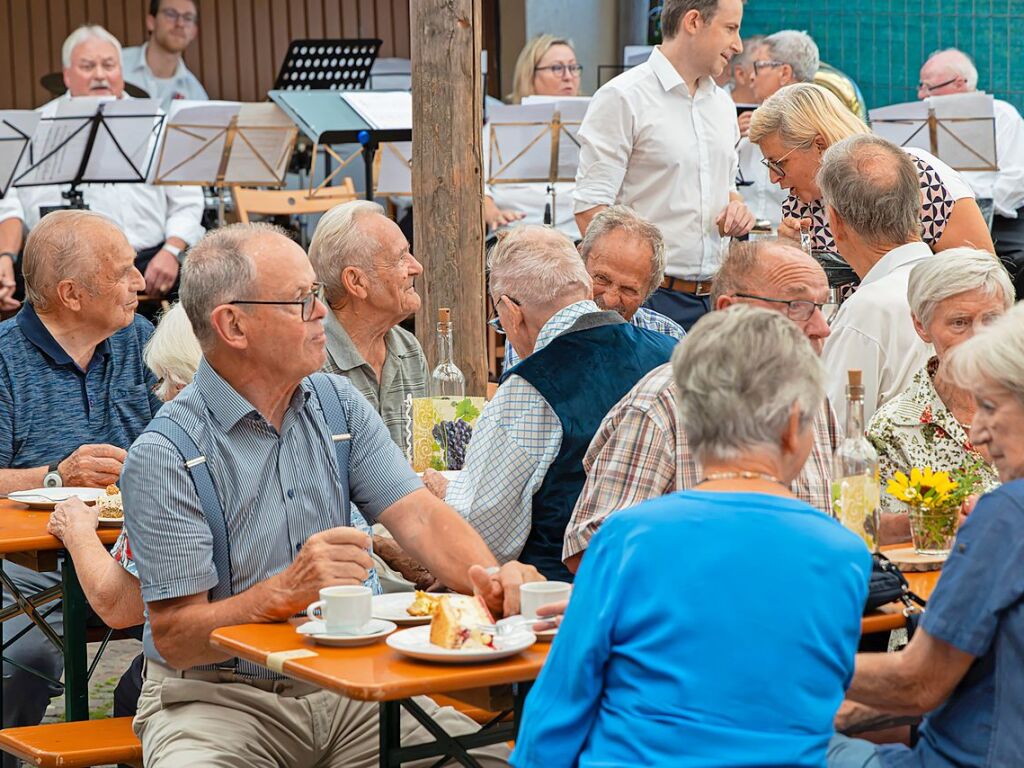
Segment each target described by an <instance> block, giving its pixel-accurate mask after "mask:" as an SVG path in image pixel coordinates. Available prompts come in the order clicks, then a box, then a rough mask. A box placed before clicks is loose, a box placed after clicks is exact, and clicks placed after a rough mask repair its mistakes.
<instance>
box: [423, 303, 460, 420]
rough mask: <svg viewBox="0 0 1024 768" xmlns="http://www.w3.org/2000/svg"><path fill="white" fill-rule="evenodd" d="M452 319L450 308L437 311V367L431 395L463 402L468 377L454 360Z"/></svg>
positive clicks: (431, 380) (431, 382)
mask: <svg viewBox="0 0 1024 768" xmlns="http://www.w3.org/2000/svg"><path fill="white" fill-rule="evenodd" d="M451 318H452V311H451V309H450V308H449V307H441V308H440V309H438V310H437V366H436V367H435V368H434V372H433V373H432V374H431V375H430V395H431V397H450V398H453V399H455V400H462V399H463V398H464V397H465V396H466V377H465V376H463V375H462V371H460V370H459V367H458V366H457V365H455V362H454V360H453V359H452V356H453V354H454V353H453V347H452V322H451Z"/></svg>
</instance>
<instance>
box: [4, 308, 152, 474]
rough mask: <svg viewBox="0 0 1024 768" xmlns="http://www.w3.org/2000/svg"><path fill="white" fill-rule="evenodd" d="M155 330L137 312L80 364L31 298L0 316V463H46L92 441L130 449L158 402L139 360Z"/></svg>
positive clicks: (23, 466)
mask: <svg viewBox="0 0 1024 768" xmlns="http://www.w3.org/2000/svg"><path fill="white" fill-rule="evenodd" d="M152 333H153V326H152V325H151V324H150V322H149V321H148V320H146V319H145V318H143V317H140V316H139V315H136V316H135V321H134V322H133V323H132V325H130V326H128V327H127V328H124V329H122V330H120V331H118V332H117V333H115V334H114V335H113V336H111V337H110V338H108V339H107V340H105V341H104V342H103V343H102V344H100V345H99V346H98V347H96V352H95V354H93V357H92V360H91V361H90V362H89V366H88V368H86V370H84V371H83V370H82V369H81V368H79V367H78V365H77V363H75V362H74V361H73V360H72V359H71V358H70V357H69V356H68V354H67V352H65V351H64V349H63V348H62V347H61V346H60V345H59V344H58V343H57V342H56V341H55V340H54V338H53V336H51V335H50V332H49V331H48V330H47V329H46V326H44V325H43V323H42V321H41V320H40V319H39V316H38V315H37V314H36V312H35V310H34V309H33V308H32V306H31V305H30V304H28V303H26V304H25V305H24V306H23V307H22V309H21V311H19V312H18V314H17V315H16V316H15V317H13V318H11V319H10V320H6V321H4V322H3V323H0V467H3V468H8V469H28V468H31V467H41V466H44V465H48V464H50V463H52V462H57V461H61V460H63V459H64V458H66V457H67V456H68V455H70V454H71V453H72V452H73V451H75V450H76V449H77V448H78V447H79V446H82V445H85V444H87V443H109V444H110V445H116V446H119V447H121V448H124V449H125V450H127V449H128V446H130V445H131V444H132V442H134V440H135V438H136V437H138V436H139V435H140V434H142V431H143V430H144V429H145V428H146V425H147V424H148V423H149V421H150V419H152V418H153V416H154V415H155V414H156V412H157V410H158V409H159V408H160V405H161V403H160V401H159V400H157V398H156V397H155V396H154V395H153V394H152V389H153V386H154V385H155V384H156V378H155V377H154V376H153V374H152V373H151V372H150V371H149V369H148V368H146V365H145V363H143V361H142V348H143V346H144V345H145V343H146V341H147V340H148V339H149V337H150V336H151V335H152Z"/></svg>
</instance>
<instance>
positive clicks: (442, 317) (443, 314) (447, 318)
mask: <svg viewBox="0 0 1024 768" xmlns="http://www.w3.org/2000/svg"><path fill="white" fill-rule="evenodd" d="M451 319H452V311H451V309H450V308H448V307H441V308H440V309H438V310H437V322H439V323H448V322H451Z"/></svg>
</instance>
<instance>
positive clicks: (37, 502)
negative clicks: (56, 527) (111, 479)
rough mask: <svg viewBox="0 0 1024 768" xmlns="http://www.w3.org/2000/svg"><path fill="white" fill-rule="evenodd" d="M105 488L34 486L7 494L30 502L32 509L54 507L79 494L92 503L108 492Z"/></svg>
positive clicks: (11, 498) (8, 496) (23, 501)
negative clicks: (27, 489)
mask: <svg viewBox="0 0 1024 768" xmlns="http://www.w3.org/2000/svg"><path fill="white" fill-rule="evenodd" d="M106 492H107V491H106V489H105V488H74V487H69V488H33V489H31V490H29V491H12V492H11V493H9V494H7V498H9V499H10V500H11V501H17V502H20V503H22V504H28V505H29V506H30V507H31V508H32V509H53V508H54V507H55V506H57V504H58V502H61V501H67V500H68V499H70V498H71V497H72V496H77V497H78V498H80V499H81V500H82V501H84V502H85V503H86V504H90V503H92V502H94V501H96V499H98V498H99V497H100V496H102V495H104V494H105V493H106Z"/></svg>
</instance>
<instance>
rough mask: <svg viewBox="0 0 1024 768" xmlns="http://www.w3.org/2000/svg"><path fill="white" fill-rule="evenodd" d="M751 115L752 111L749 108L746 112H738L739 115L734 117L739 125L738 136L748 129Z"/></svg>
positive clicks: (745, 133)
mask: <svg viewBox="0 0 1024 768" xmlns="http://www.w3.org/2000/svg"><path fill="white" fill-rule="evenodd" d="M753 116H754V112H753V110H750V111H747V112H740V114H739V116H738V117H737V118H736V122H737V123H738V124H739V126H740V136H746V135H747V133H748V132H749V131H750V118H752V117H753Z"/></svg>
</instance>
